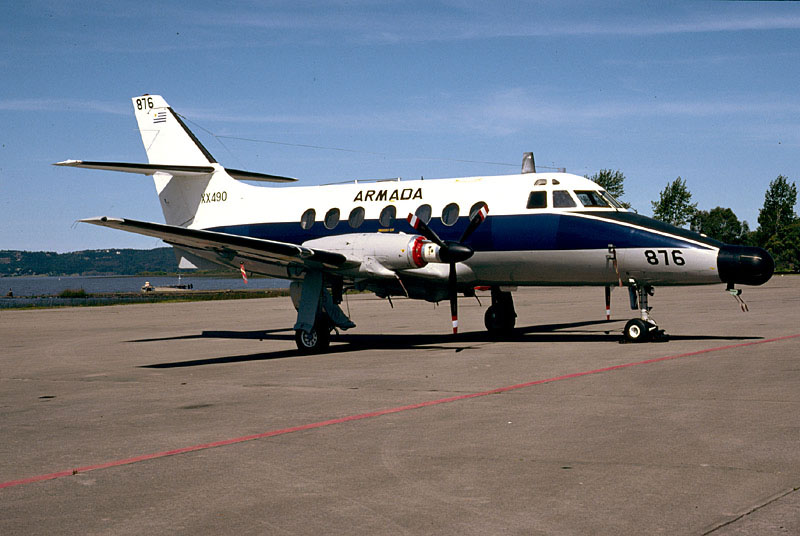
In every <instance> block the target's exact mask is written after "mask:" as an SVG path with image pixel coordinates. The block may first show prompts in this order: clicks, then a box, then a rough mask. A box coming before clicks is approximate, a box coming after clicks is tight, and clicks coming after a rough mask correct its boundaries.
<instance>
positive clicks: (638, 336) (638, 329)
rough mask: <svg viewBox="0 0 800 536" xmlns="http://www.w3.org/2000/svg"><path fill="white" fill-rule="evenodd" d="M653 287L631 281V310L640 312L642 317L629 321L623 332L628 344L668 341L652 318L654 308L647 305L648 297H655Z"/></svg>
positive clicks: (629, 291)
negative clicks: (651, 313) (651, 311)
mask: <svg viewBox="0 0 800 536" xmlns="http://www.w3.org/2000/svg"><path fill="white" fill-rule="evenodd" d="M653 292H654V290H653V287H651V286H650V285H640V284H638V283H637V282H636V281H634V280H631V281H630V286H629V287H628V293H629V295H630V299H631V309H633V310H634V311H635V310H637V309H638V310H639V311H640V313H641V316H640V317H639V318H633V319H631V320H628V323H627V324H625V329H624V330H623V336H624V337H625V341H626V342H647V341H658V340H666V335H665V334H664V330H663V329H658V324H656V322H655V320H653V319H652V318H651V317H650V310H651V309H652V307H649V306H648V305H647V297H648V296H652V295H653Z"/></svg>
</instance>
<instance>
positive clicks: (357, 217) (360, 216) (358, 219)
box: [347, 207, 364, 229]
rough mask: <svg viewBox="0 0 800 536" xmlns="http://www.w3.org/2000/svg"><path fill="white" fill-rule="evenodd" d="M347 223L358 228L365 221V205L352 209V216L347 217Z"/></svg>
mask: <svg viewBox="0 0 800 536" xmlns="http://www.w3.org/2000/svg"><path fill="white" fill-rule="evenodd" d="M347 223H349V224H350V227H352V228H353V229H358V228H359V227H361V224H362V223H364V207H356V208H354V209H353V210H351V211H350V217H349V218H347Z"/></svg>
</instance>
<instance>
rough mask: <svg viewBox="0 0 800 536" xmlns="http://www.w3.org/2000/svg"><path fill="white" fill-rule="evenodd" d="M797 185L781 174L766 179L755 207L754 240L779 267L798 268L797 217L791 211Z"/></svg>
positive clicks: (799, 233) (799, 223) (799, 240)
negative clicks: (758, 205)
mask: <svg viewBox="0 0 800 536" xmlns="http://www.w3.org/2000/svg"><path fill="white" fill-rule="evenodd" d="M796 203H797V186H796V185H795V184H794V183H791V184H789V179H788V178H787V177H784V176H783V175H778V177H777V178H776V179H775V180H774V181H772V182H770V183H769V188H767V192H766V194H765V195H764V207H763V208H762V209H761V210H759V211H758V230H757V231H756V233H755V238H756V243H757V244H758V245H759V246H761V247H763V248H764V249H766V250H767V251H769V252H770V254H771V255H772V257H773V258H774V259H775V263H776V265H777V268H778V269H779V270H791V271H798V270H800V218H798V217H797V214H795V212H794V206H795V204H796Z"/></svg>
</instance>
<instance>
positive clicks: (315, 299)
mask: <svg viewBox="0 0 800 536" xmlns="http://www.w3.org/2000/svg"><path fill="white" fill-rule="evenodd" d="M328 284H329V285H330V288H331V290H330V291H328V289H327V286H326V284H325V281H324V278H323V274H322V272H321V271H318V270H306V273H305V277H304V278H303V280H302V281H293V282H292V283H291V285H289V294H290V295H291V297H292V304H293V305H294V306H295V308H296V309H297V322H295V325H294V341H295V343H296V344H297V349H298V350H299V351H300V353H301V354H319V353H322V352H326V351H327V350H328V347H329V346H330V343H331V331H333V330H334V329H350V328H353V327H355V324H354V323H353V322H352V321H351V320H350V319H349V318H347V315H345V314H344V312H343V311H342V310H341V308H340V307H339V304H340V303H342V292H343V289H342V283H341V281H337V280H334V281H329V282H328Z"/></svg>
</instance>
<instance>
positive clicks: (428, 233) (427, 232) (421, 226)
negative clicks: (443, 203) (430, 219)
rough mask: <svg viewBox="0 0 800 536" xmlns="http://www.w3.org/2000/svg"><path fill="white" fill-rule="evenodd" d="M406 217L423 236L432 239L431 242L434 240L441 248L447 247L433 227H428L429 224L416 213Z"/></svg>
mask: <svg viewBox="0 0 800 536" xmlns="http://www.w3.org/2000/svg"><path fill="white" fill-rule="evenodd" d="M406 219H407V220H408V223H409V224H410V225H411V227H413V228H414V229H416V230H417V231H419V234H421V235H422V236H424V237H425V238H427V239H428V240H430V241H431V242H433V243H434V244H436V245H437V246H439V247H441V248H446V247H447V246H445V244H444V242H442V239H441V238H439V235H437V234H436V233H434V232H433V229H431V228H430V227H428V224H427V223H425V222H424V221H422V220H421V219H420V218H418V217H417V215H416V214H409V215H408V218H406Z"/></svg>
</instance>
